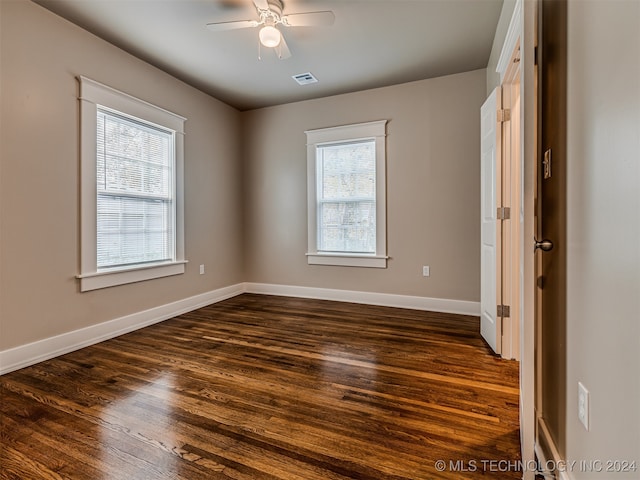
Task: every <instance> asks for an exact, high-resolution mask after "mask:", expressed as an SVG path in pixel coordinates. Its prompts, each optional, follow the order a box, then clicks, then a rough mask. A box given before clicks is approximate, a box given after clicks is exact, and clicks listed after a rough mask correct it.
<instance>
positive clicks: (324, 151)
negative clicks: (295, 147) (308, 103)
mask: <svg viewBox="0 0 640 480" xmlns="http://www.w3.org/2000/svg"><path fill="white" fill-rule="evenodd" d="M386 123H387V122H386V120H383V121H379V122H370V123H361V124H356V125H346V126H341V127H332V128H323V129H319V130H309V131H307V132H305V133H306V134H307V190H308V200H307V203H308V222H309V225H308V253H307V260H308V263H309V264H316V265H346V266H358V267H377V268H386V266H387V256H386V208H385V163H386V161H385V151H386V147H385V129H386Z"/></svg>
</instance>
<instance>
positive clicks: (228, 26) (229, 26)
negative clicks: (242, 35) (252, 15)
mask: <svg viewBox="0 0 640 480" xmlns="http://www.w3.org/2000/svg"><path fill="white" fill-rule="evenodd" d="M257 25H258V22H256V21H255V20H238V21H235V22H217V23H207V28H208V29H209V30H211V31H212V32H224V31H226V30H235V29H237V28H249V27H255V26H257Z"/></svg>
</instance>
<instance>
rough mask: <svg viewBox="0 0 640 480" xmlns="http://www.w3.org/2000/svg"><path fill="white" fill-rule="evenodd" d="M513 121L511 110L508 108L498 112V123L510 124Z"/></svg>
mask: <svg viewBox="0 0 640 480" xmlns="http://www.w3.org/2000/svg"><path fill="white" fill-rule="evenodd" d="M509 120H511V110H509V109H508V108H505V109H502V110H498V123H502V122H508V121H509Z"/></svg>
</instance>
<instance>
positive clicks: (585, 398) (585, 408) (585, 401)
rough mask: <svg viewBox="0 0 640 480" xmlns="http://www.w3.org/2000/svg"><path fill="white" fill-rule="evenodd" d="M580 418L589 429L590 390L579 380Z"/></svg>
mask: <svg viewBox="0 0 640 480" xmlns="http://www.w3.org/2000/svg"><path fill="white" fill-rule="evenodd" d="M578 419H579V420H580V422H581V423H582V425H584V428H585V429H586V430H587V431H589V390H587V389H586V387H585V386H584V385H583V384H582V383H581V382H578Z"/></svg>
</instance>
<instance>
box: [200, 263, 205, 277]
mask: <svg viewBox="0 0 640 480" xmlns="http://www.w3.org/2000/svg"><path fill="white" fill-rule="evenodd" d="M200 275H204V263H203V264H202V265H200Z"/></svg>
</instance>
